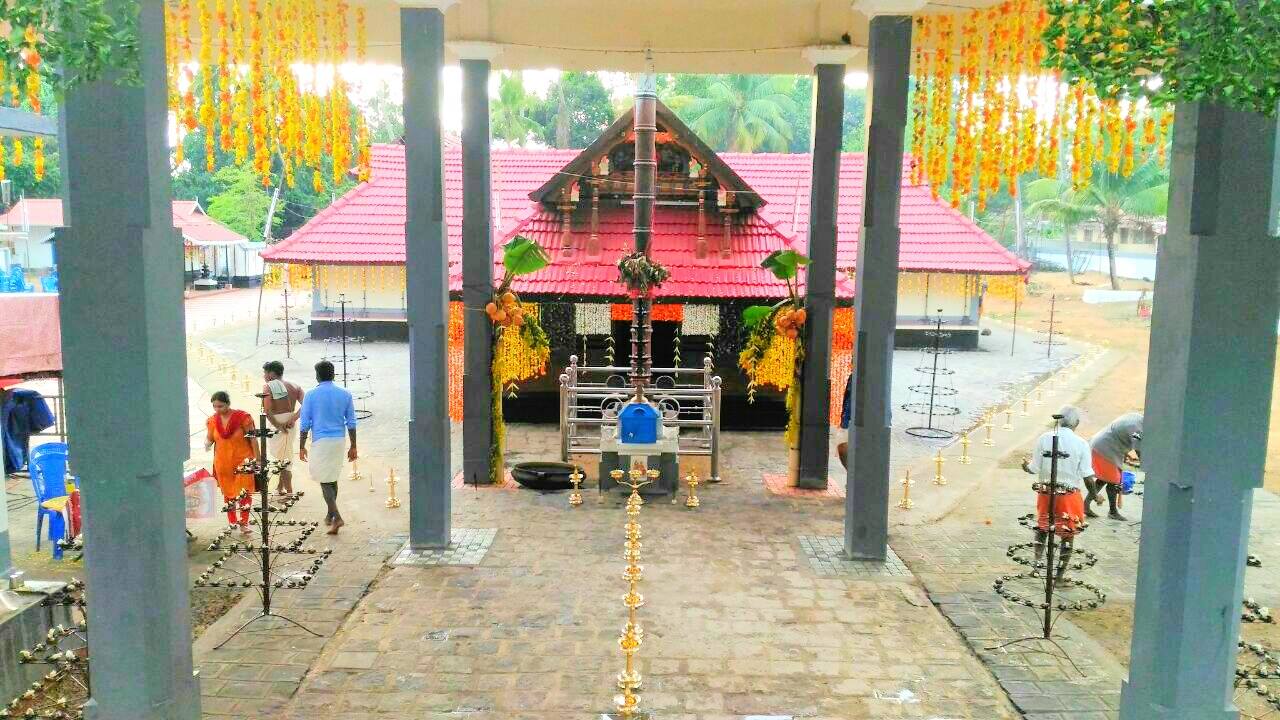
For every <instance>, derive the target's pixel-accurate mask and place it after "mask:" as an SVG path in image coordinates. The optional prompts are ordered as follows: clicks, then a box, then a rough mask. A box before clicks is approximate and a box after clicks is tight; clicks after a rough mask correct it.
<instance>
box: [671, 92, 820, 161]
mask: <svg viewBox="0 0 1280 720" xmlns="http://www.w3.org/2000/svg"><path fill="white" fill-rule="evenodd" d="M794 85H795V78H793V77H790V76H787V75H717V76H715V77H714V78H713V79H711V80H710V81H709V82H708V83H707V84H706V86H705V87H704V88H702V90H701V92H700V93H699V94H698V95H677V96H675V97H672V98H670V99H669V100H668V104H669V105H670V106H671V108H672V110H675V111H676V113H678V114H679V115H680V117H681V118H683V119H685V120H686V121H687V122H688V123H689V127H690V128H692V129H693V131H694V132H696V133H697V134H698V135H699V136H700V137H701V138H702V139H703V140H705V141H706V142H707V144H708V145H711V146H712V147H713V148H715V149H716V150H727V151H730V152H787V150H788V149H789V146H790V143H791V137H792V129H791V123H790V122H789V121H788V120H787V118H788V117H790V116H791V115H792V114H794V113H795V112H796V103H795V100H794V99H793V98H792V97H791V91H792V90H793V89H794Z"/></svg>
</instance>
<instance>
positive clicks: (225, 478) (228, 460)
mask: <svg viewBox="0 0 1280 720" xmlns="http://www.w3.org/2000/svg"><path fill="white" fill-rule="evenodd" d="M209 402H210V403H211V404H212V405H213V415H211V416H210V417H209V419H208V420H207V421H205V430H206V431H207V432H206V434H205V439H204V449H205V450H213V479H214V480H216V481H217V482H218V489H219V490H221V491H222V499H223V500H226V501H227V502H228V503H231V502H235V500H236V498H237V497H239V495H240V494H241V493H247V494H246V495H245V496H244V497H242V498H240V517H239V519H237V518H236V512H235V509H231V510H228V511H227V523H228V524H229V525H231V527H236V526H239V527H240V532H241V533H245V534H247V533H248V532H249V505H250V503H252V502H253V498H252V497H251V495H252V493H253V489H254V488H253V474H252V473H248V474H246V473H237V472H236V468H238V467H240V464H241V463H243V462H244V461H245V460H250V459H253V458H254V457H257V453H256V452H255V451H254V449H253V440H251V439H250V438H249V437H247V436H246V435H245V433H247V432H248V431H250V430H253V418H252V417H250V416H249V413H247V412H245V411H243V410H233V409H232V408H231V397H230V396H228V395H227V393H225V392H223V391H221V390H219V391H218V392H216V393H214V394H213V397H211V398H210V399H209Z"/></svg>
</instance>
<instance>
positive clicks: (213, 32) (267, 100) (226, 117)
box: [169, 0, 370, 192]
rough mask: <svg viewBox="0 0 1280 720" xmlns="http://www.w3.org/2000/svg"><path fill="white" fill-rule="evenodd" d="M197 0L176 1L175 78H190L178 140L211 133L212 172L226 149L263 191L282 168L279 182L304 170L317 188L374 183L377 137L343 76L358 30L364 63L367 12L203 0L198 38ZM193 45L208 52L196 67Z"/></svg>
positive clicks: (342, 5)
mask: <svg viewBox="0 0 1280 720" xmlns="http://www.w3.org/2000/svg"><path fill="white" fill-rule="evenodd" d="M190 2H191V0H169V4H170V17H172V18H174V20H175V22H174V25H173V26H172V27H171V28H170V29H169V32H170V33H171V34H176V35H177V40H176V42H173V43H171V45H172V46H173V51H172V52H171V53H170V54H169V55H170V63H169V64H170V67H169V74H170V76H171V77H177V78H182V79H181V80H179V81H178V86H179V90H181V91H182V92H181V96H180V97H181V99H180V101H179V103H178V105H179V107H177V108H175V110H174V112H175V115H176V117H177V118H178V119H179V122H178V123H177V129H178V134H179V136H182V135H185V134H186V133H188V132H190V131H192V130H194V129H196V128H202V129H203V130H204V132H205V157H204V161H205V164H206V167H208V168H209V169H210V170H213V169H214V167H215V165H216V163H217V158H218V152H219V151H221V152H223V153H231V154H232V155H233V157H234V159H235V162H236V163H238V164H244V163H248V164H249V167H250V168H251V169H252V170H253V172H254V173H255V174H256V175H257V176H258V177H259V178H260V179H261V181H262V183H263V185H264V186H268V185H270V184H272V182H273V179H272V173H273V171H275V172H278V173H279V178H278V180H277V181H282V182H283V184H284V185H285V186H286V187H295V186H296V184H297V171H298V170H299V168H304V167H305V168H308V169H309V170H310V175H311V184H312V189H313V190H315V191H316V192H322V191H323V190H325V189H326V188H328V187H329V186H330V183H331V184H332V185H333V186H336V185H338V184H339V183H341V182H342V181H343V179H344V178H345V177H346V176H347V174H348V173H349V172H352V171H353V170H354V173H355V175H356V177H357V178H358V179H359V180H361V181H364V180H367V179H368V177H369V167H368V165H369V159H370V155H369V151H368V142H369V137H368V131H367V128H366V126H365V122H364V120H363V118H362V117H360V114H359V113H353V112H352V110H351V103H350V100H349V96H348V86H347V82H346V79H345V77H344V76H343V74H342V72H341V71H340V65H341V64H342V63H343V62H346V61H347V59H348V56H349V54H350V52H351V37H352V35H353V26H354V37H355V59H356V61H357V62H361V63H363V62H364V60H365V55H366V52H367V48H366V37H367V30H366V28H365V13H364V10H363V9H357V10H355V11H354V12H353V11H352V8H351V6H350V4H349V3H348V2H347V1H346V0H317V1H316V2H302V1H301V0H195V17H196V20H197V23H196V28H195V31H196V33H197V37H196V38H195V39H194V40H193V39H192V38H190V37H187V33H188V29H189V28H190V23H189V21H186V20H185V19H186V18H189V17H190V15H191V11H190V5H189V3H190ZM192 47H198V48H199V54H198V58H197V62H195V63H193V62H192V58H191V57H190V54H191V53H190V50H191V48H192ZM193 65H194V66H195V67H196V68H197V69H199V70H200V87H199V88H198V92H191V91H190V85H191V83H192V82H194V76H193V73H192V67H193ZM184 86H185V87H184ZM181 146H182V142H181V137H179V142H178V147H179V148H181ZM326 156H327V157H328V159H329V164H328V165H327V166H325V165H324V160H325V158H326ZM353 165H354V168H353ZM326 179H327V181H326Z"/></svg>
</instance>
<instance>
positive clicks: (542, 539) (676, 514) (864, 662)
mask: <svg viewBox="0 0 1280 720" xmlns="http://www.w3.org/2000/svg"><path fill="white" fill-rule="evenodd" d="M512 434H513V435H516V434H518V435H519V436H520V437H521V442H522V443H525V444H526V446H528V445H536V444H538V443H541V442H545V443H546V444H547V445H546V446H547V447H554V443H555V436H554V433H553V432H552V431H551V430H550V429H544V428H528V427H523V426H522V427H520V428H518V430H513V433H512ZM740 441H741V442H745V443H747V444H750V442H751V441H752V437H750V436H748V437H745V438H742V439H741V440H740ZM730 442H739V440H735V439H731V440H730ZM743 456H745V454H744V455H743ZM730 457H733V455H731V456H730ZM727 470H729V472H726V473H725V476H726V477H727V478H728V479H727V480H726V482H724V483H721V484H719V485H704V486H702V487H700V488H699V495H700V496H701V498H702V507H701V508H700V509H698V510H689V509H686V508H685V507H684V505H683V503H678V504H673V503H670V502H666V501H657V502H654V501H650V502H648V503H647V504H646V505H645V506H644V509H643V511H642V514H641V518H640V520H641V523H642V526H643V530H642V532H643V559H642V561H641V562H642V565H643V566H644V568H645V578H644V581H643V582H642V583H641V587H640V592H641V593H642V594H643V595H644V598H645V604H644V606H643V607H642V608H640V619H641V622H642V624H643V626H644V629H645V639H644V644H643V646H642V647H641V649H640V653H639V656H638V657H639V661H640V662H639V666H640V671H641V672H642V673H643V675H644V678H645V688H644V693H643V695H642V707H644V708H645V709H646V710H647V711H649V712H652V713H653V714H654V717H658V718H662V719H663V720H666V719H668V718H672V719H679V720H693V719H694V718H697V719H698V720H730V719H732V720H741V719H742V718H744V717H750V716H761V715H762V716H783V717H786V716H794V717H797V718H801V717H802V718H823V719H834V718H842V719H849V720H853V719H861V718H897V717H923V718H956V719H962V718H973V719H975V720H977V719H981V720H997V719H1011V718H1015V717H1016V715H1015V714H1014V711H1013V709H1012V707H1011V706H1010V705H1009V704H1008V701H1007V700H1006V699H1005V698H1004V697H1003V694H1002V693H1001V692H1000V691H999V688H998V686H997V685H996V683H995V682H994V681H993V680H992V679H991V677H990V676H989V675H988V674H987V672H986V671H985V670H984V669H982V667H981V666H980V664H979V663H978V662H977V661H976V660H975V659H974V657H973V656H972V654H971V653H970V651H969V650H968V649H967V648H966V647H965V646H964V644H963V643H962V642H961V641H960V639H959V638H958V637H957V636H956V635H955V634H954V633H952V632H951V631H950V630H949V629H948V627H947V624H946V622H945V620H944V619H943V618H942V616H941V615H940V614H939V613H938V611H937V610H936V609H935V608H934V607H933V606H932V605H931V604H930V603H928V602H927V601H925V600H924V599H923V594H922V593H921V591H920V589H919V587H918V586H917V585H916V584H915V581H914V579H913V578H912V577H911V576H910V574H909V573H907V572H906V570H905V567H904V566H902V565H901V564H895V565H892V566H890V567H891V568H894V570H895V571H894V572H892V573H890V574H888V575H873V574H871V573H869V572H868V573H864V574H862V575H849V574H839V575H829V574H827V573H825V572H819V571H816V570H815V568H814V567H813V566H812V565H811V564H810V563H811V560H810V558H809V556H808V555H807V554H806V553H805V552H804V550H802V547H803V545H804V543H807V544H808V546H809V547H810V548H821V549H822V550H823V551H825V552H827V553H828V554H829V552H830V549H831V548H832V547H833V545H832V543H833V542H834V541H835V536H836V535H837V533H838V532H839V531H840V530H839V528H840V516H841V513H842V512H843V510H842V507H841V506H839V504H835V503H824V502H821V501H814V500H803V499H786V498H778V497H772V496H770V495H768V494H767V493H766V492H765V491H764V489H763V488H762V487H761V486H760V485H759V483H758V481H754V477H755V476H754V475H752V474H750V473H749V472H748V470H747V469H746V468H742V467H735V466H734V465H732V464H730V466H729V467H728V468H727ZM622 503H623V497H622V495H621V494H605V495H600V494H597V493H594V492H592V493H588V494H587V502H586V503H585V504H584V505H583V506H581V507H579V508H576V509H573V508H570V507H569V505H568V497H567V493H547V494H542V493H535V492H532V491H528V490H523V489H522V490H520V491H517V492H467V493H457V494H455V496H454V513H455V518H456V519H455V522H460V523H462V522H465V524H466V525H467V526H468V527H492V528H497V530H498V532H497V535H496V536H495V537H494V539H493V542H492V545H491V547H490V548H489V551H488V554H487V555H486V556H485V557H484V558H483V560H482V562H480V563H479V564H478V565H474V566H457V565H454V566H437V567H394V568H392V569H390V570H389V571H388V572H387V573H386V574H385V575H383V576H382V577H381V578H380V579H379V580H378V582H377V583H376V584H375V585H374V586H373V587H372V588H371V589H370V591H369V595H368V597H367V598H366V599H365V600H364V601H363V602H362V603H360V605H359V606H358V607H357V608H356V609H355V610H354V612H353V613H352V614H351V615H350V616H349V617H348V618H347V620H346V622H345V623H344V624H343V626H342V628H341V629H340V630H339V631H338V633H337V634H336V635H335V637H334V638H333V639H332V640H331V641H330V642H329V643H328V645H327V647H326V649H325V650H324V651H323V653H322V654H321V656H320V657H319V659H318V660H317V661H316V663H315V665H314V666H313V668H312V670H311V672H310V673H309V674H308V676H307V677H306V679H305V680H304V682H303V685H302V687H301V689H300V691H299V692H298V693H297V694H296V695H295V696H294V697H293V698H292V700H291V701H290V702H289V703H288V705H287V706H286V707H285V708H284V709H283V710H282V711H281V713H280V714H278V715H277V717H281V718H299V719H300V718H308V719H309V720H312V719H313V720H324V719H326V718H342V719H343V720H369V719H371V718H384V717H414V718H458V717H467V718H529V719H534V718H537V719H539V720H543V719H545V720H550V719H552V718H555V719H556V720H564V719H579V718H581V719H587V718H590V719H592V720H598V718H600V716H601V714H602V713H608V712H611V709H612V699H613V695H614V694H615V693H616V688H615V676H616V674H617V673H618V672H619V671H620V670H621V667H622V656H621V653H620V651H619V650H618V645H617V636H618V634H619V630H620V628H621V626H622V622H623V618H624V615H625V608H624V607H623V605H622V602H621V597H622V595H623V594H624V593H625V588H626V585H625V583H624V582H623V580H622V578H621V571H622V568H623V565H624V563H623V561H622V540H623V528H622V526H623V524H624V523H625V521H626V516H625V514H624V513H623V508H622ZM798 533H799V534H803V535H804V536H805V539H804V540H803V541H802V540H801V539H799V538H797V534H798Z"/></svg>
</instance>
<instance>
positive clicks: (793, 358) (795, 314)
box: [738, 250, 809, 447]
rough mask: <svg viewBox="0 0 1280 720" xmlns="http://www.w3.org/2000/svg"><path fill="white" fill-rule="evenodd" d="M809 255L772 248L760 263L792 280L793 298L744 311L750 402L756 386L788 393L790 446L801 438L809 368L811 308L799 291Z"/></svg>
mask: <svg viewBox="0 0 1280 720" xmlns="http://www.w3.org/2000/svg"><path fill="white" fill-rule="evenodd" d="M808 264H809V258H807V257H805V256H804V255H802V254H800V253H798V252H796V251H795V250H778V251H775V252H773V253H771V254H770V255H769V256H768V257H766V258H765V259H764V261H763V262H761V263H760V266H761V267H763V268H765V269H766V270H769V271H770V272H772V273H773V275H774V277H776V278H778V279H779V280H782V281H784V282H785V283H786V284H787V299H785V300H783V301H781V302H779V303H778V304H776V305H773V306H771V307H766V306H762V305H753V306H751V307H748V308H747V309H745V310H743V311H742V322H743V325H744V326H745V327H746V328H747V341H746V343H745V345H744V347H743V349H742V352H740V353H739V354H738V366H739V367H741V368H742V371H743V373H745V374H746V376H747V401H748V402H755V392H756V388H757V387H760V386H765V387H773V388H776V389H778V390H781V391H784V392H785V393H786V407H787V428H786V432H785V433H784V438H785V439H786V442H787V445H788V447H796V446H797V444H798V443H799V440H800V384H801V378H802V377H803V372H804V355H805V353H804V344H803V343H802V342H801V341H800V330H801V329H802V328H803V327H804V323H805V320H806V311H805V309H804V306H803V303H802V300H801V298H800V297H799V295H798V293H797V286H798V284H799V283H798V277H799V274H800V269H801V268H802V267H804V266H805V265H808Z"/></svg>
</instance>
